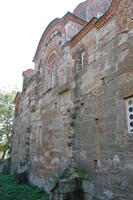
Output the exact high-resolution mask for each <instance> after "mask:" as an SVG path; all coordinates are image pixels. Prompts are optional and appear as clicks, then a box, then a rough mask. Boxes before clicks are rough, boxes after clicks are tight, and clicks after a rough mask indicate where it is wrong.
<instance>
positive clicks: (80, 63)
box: [75, 50, 85, 73]
mask: <svg viewBox="0 0 133 200" xmlns="http://www.w3.org/2000/svg"><path fill="white" fill-rule="evenodd" d="M75 65H76V73H78V72H80V71H81V70H82V69H83V68H84V65H85V51H84V50H81V51H80V52H78V53H77V54H76V57H75Z"/></svg>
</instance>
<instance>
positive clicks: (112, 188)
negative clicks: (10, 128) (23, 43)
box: [11, 0, 133, 200]
mask: <svg viewBox="0 0 133 200" xmlns="http://www.w3.org/2000/svg"><path fill="white" fill-rule="evenodd" d="M33 61H34V63H35V68H34V70H31V69H28V70H27V71H24V72H23V89H22V92H21V93H18V94H17V96H16V99H15V118H14V136H13V142H12V153H11V172H12V173H13V172H14V171H15V170H16V169H17V168H19V167H22V166H27V167H28V169H29V181H30V182H31V183H33V184H35V185H38V186H40V187H44V188H45V190H46V191H48V192H50V191H51V190H52V189H53V188H54V187H55V185H54V183H55V177H60V174H61V173H62V172H63V171H65V170H66V169H71V170H72V169H74V168H75V169H79V178H80V179H82V188H83V189H82V190H83V193H84V197H82V198H81V199H88V200H89V199H124V200H132V199H133V1H132V0H112V1H111V0H102V1H101V0H87V1H85V2H83V3H81V4H79V5H78V6H77V7H76V9H75V10H74V12H73V13H70V12H68V13H66V14H65V15H64V16H63V17H62V18H61V19H59V18H57V19H54V20H53V21H52V22H51V23H50V24H49V25H48V27H47V28H46V30H45V31H44V33H43V35H42V37H41V39H40V41H39V44H38V47H37V50H36V53H35V56H34V58H33ZM81 175H82V177H81ZM87 177H88V178H87ZM87 188H88V189H87ZM85 195H86V197H85ZM87 195H88V196H87ZM52 198H53V199H58V198H54V197H51V199H52ZM60 199H61V198H60ZM64 199H69V200H70V199H71V198H64ZM75 200H78V197H77V198H75Z"/></svg>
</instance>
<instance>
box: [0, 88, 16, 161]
mask: <svg viewBox="0 0 133 200" xmlns="http://www.w3.org/2000/svg"><path fill="white" fill-rule="evenodd" d="M15 96H16V91H12V92H3V91H0V152H1V153H2V156H1V161H3V160H4V158H5V155H6V153H7V152H8V149H9V146H11V138H12V134H13V131H12V125H13V114H14V104H13V101H14V98H15Z"/></svg>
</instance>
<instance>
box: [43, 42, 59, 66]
mask: <svg viewBox="0 0 133 200" xmlns="http://www.w3.org/2000/svg"><path fill="white" fill-rule="evenodd" d="M52 55H55V56H56V58H57V63H58V62H59V58H60V49H59V47H58V46H56V45H55V46H52V47H51V48H50V49H49V51H48V52H47V54H46V56H45V62H44V64H43V70H45V67H47V64H48V62H49V59H50V57H51V56H52Z"/></svg>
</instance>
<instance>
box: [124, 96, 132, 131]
mask: <svg viewBox="0 0 133 200" xmlns="http://www.w3.org/2000/svg"><path fill="white" fill-rule="evenodd" d="M126 111H127V126H128V132H129V133H133V97H130V98H127V99H126Z"/></svg>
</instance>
